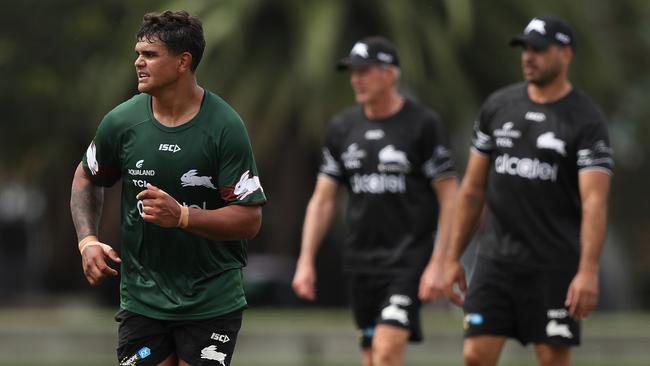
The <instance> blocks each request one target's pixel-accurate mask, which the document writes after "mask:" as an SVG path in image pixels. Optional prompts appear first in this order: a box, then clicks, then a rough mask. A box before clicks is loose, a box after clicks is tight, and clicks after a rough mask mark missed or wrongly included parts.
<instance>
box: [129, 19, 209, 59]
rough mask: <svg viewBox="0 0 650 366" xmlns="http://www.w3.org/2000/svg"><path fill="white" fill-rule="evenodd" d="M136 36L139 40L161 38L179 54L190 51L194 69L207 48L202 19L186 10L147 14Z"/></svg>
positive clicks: (172, 50)
mask: <svg viewBox="0 0 650 366" xmlns="http://www.w3.org/2000/svg"><path fill="white" fill-rule="evenodd" d="M135 38H136V40H138V41H142V40H147V41H151V40H152V39H155V38H157V39H160V40H161V41H162V42H163V43H164V44H165V45H166V46H167V48H168V49H169V50H170V51H171V52H173V53H175V54H177V55H178V54H180V53H183V52H189V53H190V54H191V55H192V65H191V69H192V71H195V70H196V68H197V67H198V66H199V62H200V61H201V57H202V56H203V50H204V49H205V39H204V38H203V26H202V24H201V20H199V18H197V17H195V16H192V15H190V14H189V13H188V12H186V11H185V10H181V11H175V12H174V11H170V10H167V11H165V12H164V13H147V14H145V15H144V17H143V18H142V25H141V26H140V29H139V30H138V33H137V34H136V36H135Z"/></svg>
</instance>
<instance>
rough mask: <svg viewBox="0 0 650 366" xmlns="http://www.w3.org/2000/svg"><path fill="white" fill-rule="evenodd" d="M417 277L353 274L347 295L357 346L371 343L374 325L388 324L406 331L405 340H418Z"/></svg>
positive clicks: (408, 275) (363, 346) (418, 279)
mask: <svg viewBox="0 0 650 366" xmlns="http://www.w3.org/2000/svg"><path fill="white" fill-rule="evenodd" d="M419 285H420V276H419V275H417V274H407V275H366V274H353V275H351V278H350V298H351V301H352V312H353V314H354V320H355V322H356V324H357V327H358V328H359V331H360V332H361V335H360V339H359V343H360V346H361V348H364V349H365V348H369V347H370V346H371V345H372V337H373V335H374V331H375V326H376V325H377V324H389V325H393V326H396V327H400V328H404V329H407V330H409V331H410V337H409V341H411V342H420V341H422V328H421V325H420V300H419V299H418V287H419Z"/></svg>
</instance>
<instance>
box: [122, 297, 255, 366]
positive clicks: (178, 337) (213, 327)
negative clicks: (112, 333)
mask: <svg viewBox="0 0 650 366" xmlns="http://www.w3.org/2000/svg"><path fill="white" fill-rule="evenodd" d="M242 313H243V310H237V311H235V312H233V313H230V314H227V315H223V316H219V317H216V318H211V319H205V320H178V321H176V320H158V319H152V318H148V317H146V316H143V315H140V314H136V313H132V312H130V311H128V310H123V309H122V310H120V311H119V312H118V313H117V315H116V316H115V320H116V321H117V322H119V326H118V346H117V359H118V362H119V365H136V364H137V365H138V366H149V365H152V366H153V365H157V364H159V363H160V362H162V361H164V360H165V359H166V358H167V357H169V355H171V354H176V356H178V358H179V359H182V360H184V361H186V362H188V363H190V364H191V365H193V366H197V365H218V366H228V365H230V361H231V359H232V355H233V352H234V350H235V343H236V342H237V334H238V333H239V329H240V328H241V322H242Z"/></svg>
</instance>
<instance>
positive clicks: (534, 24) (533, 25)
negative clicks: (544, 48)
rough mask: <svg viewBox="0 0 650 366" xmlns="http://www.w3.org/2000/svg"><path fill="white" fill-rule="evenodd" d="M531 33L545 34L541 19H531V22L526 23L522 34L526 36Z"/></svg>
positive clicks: (544, 26) (544, 25)
mask: <svg viewBox="0 0 650 366" xmlns="http://www.w3.org/2000/svg"><path fill="white" fill-rule="evenodd" d="M532 31H535V32H537V33H539V34H546V22H544V21H543V20H541V19H537V18H533V20H531V21H530V23H528V25H527V26H526V29H524V33H526V34H528V33H530V32H532Z"/></svg>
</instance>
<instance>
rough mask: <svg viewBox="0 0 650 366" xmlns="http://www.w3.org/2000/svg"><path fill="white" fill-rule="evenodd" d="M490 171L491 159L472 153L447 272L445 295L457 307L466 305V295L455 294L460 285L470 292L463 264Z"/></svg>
mask: <svg viewBox="0 0 650 366" xmlns="http://www.w3.org/2000/svg"><path fill="white" fill-rule="evenodd" d="M489 168H490V159H489V158H488V157H487V156H485V155H483V154H482V153H479V152H476V151H474V150H472V151H471V152H470V156H469V161H468V162H467V169H466V171H465V176H464V177H463V180H462V182H461V185H460V189H459V191H458V195H457V196H456V205H455V209H454V210H453V212H454V218H453V220H452V226H451V231H450V233H449V246H448V248H447V256H446V257H447V260H446V262H445V264H444V270H445V292H446V294H447V296H448V297H449V300H451V301H452V302H453V303H455V304H457V305H462V303H463V296H462V295H461V294H458V293H457V292H456V291H455V289H454V285H458V288H459V290H460V291H461V292H462V293H464V292H465V290H466V289H467V284H466V281H465V270H464V269H463V267H462V265H461V264H460V257H461V255H462V254H463V252H464V251H465V248H466V247H467V244H468V243H469V241H470V238H471V236H472V234H473V232H474V229H475V228H476V224H477V223H478V220H479V218H480V216H481V212H482V210H483V205H484V203H485V190H486V186H487V178H488V171H489Z"/></svg>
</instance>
